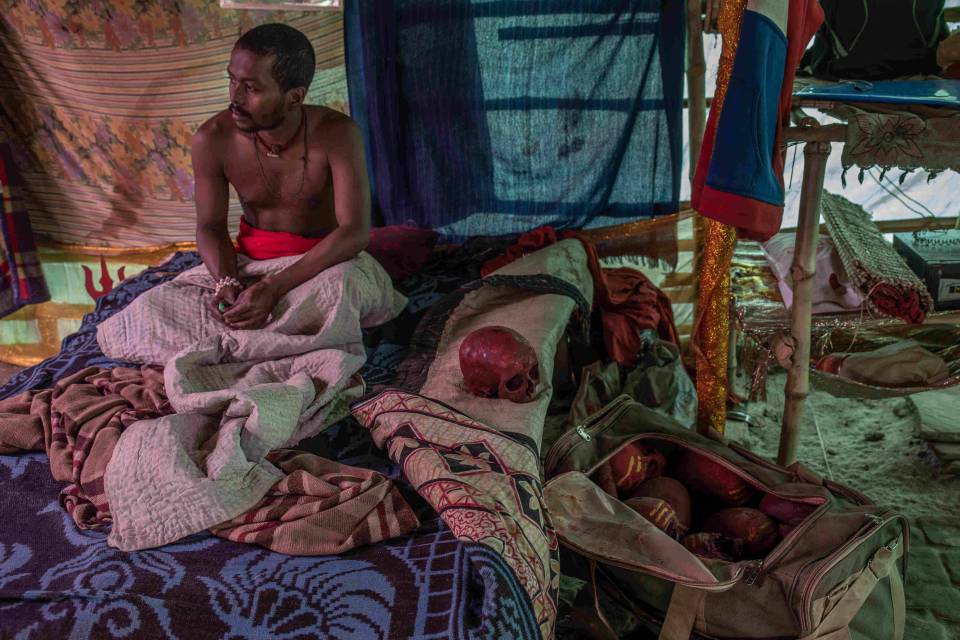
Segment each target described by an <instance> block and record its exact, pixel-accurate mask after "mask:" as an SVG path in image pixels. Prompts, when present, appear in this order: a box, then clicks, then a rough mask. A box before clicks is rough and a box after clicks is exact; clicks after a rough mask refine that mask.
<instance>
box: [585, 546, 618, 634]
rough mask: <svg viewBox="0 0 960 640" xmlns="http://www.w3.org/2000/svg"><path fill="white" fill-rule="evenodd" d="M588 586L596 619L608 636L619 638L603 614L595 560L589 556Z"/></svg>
mask: <svg viewBox="0 0 960 640" xmlns="http://www.w3.org/2000/svg"><path fill="white" fill-rule="evenodd" d="M590 587H591V588H592V589H593V609H594V613H596V614H597V619H598V620H599V621H600V622H601V623H603V626H604V627H605V630H606V631H607V632H608V633H609V634H610V638H611V639H614V638H619V637H620V635H619V634H618V633H617V632H616V631H614V629H613V625H611V624H610V621H609V620H607V616H605V615H603V609H602V608H601V607H600V586H599V585H598V584H597V561H596V560H594V559H593V558H590Z"/></svg>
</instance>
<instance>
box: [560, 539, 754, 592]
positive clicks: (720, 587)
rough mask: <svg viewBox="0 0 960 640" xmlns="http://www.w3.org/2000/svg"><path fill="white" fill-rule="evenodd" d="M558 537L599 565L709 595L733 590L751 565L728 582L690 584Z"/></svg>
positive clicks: (746, 563)
mask: <svg viewBox="0 0 960 640" xmlns="http://www.w3.org/2000/svg"><path fill="white" fill-rule="evenodd" d="M557 537H558V538H559V539H560V540H561V541H562V542H563V544H565V545H566V546H568V547H570V548H571V549H573V550H574V551H576V552H577V553H579V554H580V555H582V556H584V557H586V558H590V559H591V560H595V561H596V562H597V563H598V564H601V565H604V564H606V565H610V566H613V567H619V568H621V569H626V570H627V571H638V572H640V573H646V574H647V575H651V576H653V577H655V578H660V579H662V580H666V581H668V582H672V583H674V584H682V585H684V586H687V587H691V588H694V589H702V590H703V591H706V592H708V593H719V592H722V591H726V590H727V589H730V588H732V587H733V586H734V585H736V584H737V583H738V582H740V580H741V579H742V578H743V575H744V573H745V572H746V571H747V565H748V564H749V563H748V562H743V563H740V566H738V567H737V568H736V571H735V572H734V574H733V576H732V577H731V578H729V579H728V580H724V581H723V582H719V581H718V582H689V581H686V580H677V577H676V576H675V575H672V574H668V573H666V572H664V571H660V570H659V569H655V568H653V567H649V566H647V565H636V564H631V563H629V562H620V561H618V560H611V559H610V558H607V557H605V556H598V555H597V554H595V553H593V552H592V551H590V550H588V549H584V548H583V547H581V546H580V545H578V544H576V543H573V542H570V540H568V539H567V538H566V537H564V536H563V535H562V534H560V532H557Z"/></svg>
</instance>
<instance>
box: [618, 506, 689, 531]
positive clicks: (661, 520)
mask: <svg viewBox="0 0 960 640" xmlns="http://www.w3.org/2000/svg"><path fill="white" fill-rule="evenodd" d="M624 504H626V505H627V506H628V507H630V508H631V509H633V510H634V511H636V512H637V513H639V514H640V515H642V516H643V517H644V518H646V519H647V520H648V521H649V522H651V523H652V524H653V526H655V527H656V528H658V529H660V531H663V532H664V533H666V534H667V535H668V536H670V537H671V538H673V539H674V540H679V539H680V538H681V537H682V536H681V535H680V521H679V520H678V519H677V512H676V511H674V510H673V507H671V506H670V504H669V503H668V502H667V501H666V500H660V499H659V498H630V499H629V500H627V501H626V502H624Z"/></svg>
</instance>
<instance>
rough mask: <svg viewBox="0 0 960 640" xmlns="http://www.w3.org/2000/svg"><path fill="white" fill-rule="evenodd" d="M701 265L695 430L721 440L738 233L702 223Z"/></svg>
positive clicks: (725, 405) (725, 413)
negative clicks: (703, 231)
mask: <svg viewBox="0 0 960 640" xmlns="http://www.w3.org/2000/svg"><path fill="white" fill-rule="evenodd" d="M704 221H705V223H706V233H705V234H704V235H705V237H704V247H703V261H702V262H701V269H700V273H701V276H700V299H699V305H698V307H697V310H698V312H699V314H700V315H699V317H698V318H697V323H696V326H695V328H694V340H695V341H696V345H697V397H698V398H699V408H698V415H697V430H698V431H699V432H700V433H703V434H706V435H717V436H722V435H723V430H724V427H725V425H726V420H727V386H728V385H727V361H728V357H729V356H728V353H727V349H728V345H729V339H730V337H729V331H730V305H729V300H730V260H731V259H732V258H733V248H734V246H735V245H736V243H737V230H736V229H735V228H733V227H730V226H727V225H725V224H723V223H722V222H717V221H716V220H710V219H709V218H705V219H704Z"/></svg>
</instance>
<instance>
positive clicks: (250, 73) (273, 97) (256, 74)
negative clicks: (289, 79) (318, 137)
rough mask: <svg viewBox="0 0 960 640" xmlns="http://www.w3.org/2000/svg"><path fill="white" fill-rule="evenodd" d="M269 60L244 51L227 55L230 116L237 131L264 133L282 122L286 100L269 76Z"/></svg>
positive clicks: (271, 58) (270, 62) (271, 61)
mask: <svg viewBox="0 0 960 640" xmlns="http://www.w3.org/2000/svg"><path fill="white" fill-rule="evenodd" d="M273 59H274V56H273V55H269V56H258V55H257V54H255V53H251V52H250V51H246V50H244V49H234V50H233V53H231V54H230V65H229V66H228V67H227V74H228V75H229V76H230V112H231V113H232V114H233V122H234V124H236V125H237V128H238V129H240V130H241V131H245V132H247V133H254V132H256V131H265V130H268V129H274V128H276V127H278V126H280V123H282V122H283V118H284V116H285V114H286V110H287V96H286V92H284V91H282V90H281V89H280V85H279V84H277V81H276V80H275V79H274V78H273V74H272V73H271V72H270V69H271V67H273Z"/></svg>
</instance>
